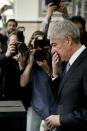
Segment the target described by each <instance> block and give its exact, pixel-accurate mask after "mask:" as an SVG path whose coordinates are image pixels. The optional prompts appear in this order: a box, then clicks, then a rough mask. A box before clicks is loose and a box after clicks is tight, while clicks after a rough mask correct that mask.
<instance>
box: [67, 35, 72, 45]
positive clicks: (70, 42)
mask: <svg viewBox="0 0 87 131" xmlns="http://www.w3.org/2000/svg"><path fill="white" fill-rule="evenodd" d="M65 42H66V43H67V45H69V46H71V45H72V37H71V36H70V35H68V36H66V38H65Z"/></svg>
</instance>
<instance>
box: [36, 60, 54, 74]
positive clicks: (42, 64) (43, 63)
mask: <svg viewBox="0 0 87 131" xmlns="http://www.w3.org/2000/svg"><path fill="white" fill-rule="evenodd" d="M37 64H38V65H39V66H40V67H41V68H42V69H43V70H44V71H45V72H46V73H47V74H48V75H49V76H50V75H51V73H52V70H51V68H50V67H49V65H48V63H47V60H43V61H37Z"/></svg>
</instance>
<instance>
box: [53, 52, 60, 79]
mask: <svg viewBox="0 0 87 131" xmlns="http://www.w3.org/2000/svg"><path fill="white" fill-rule="evenodd" d="M60 66H61V59H60V56H59V55H58V53H57V52H54V53H53V55H52V76H54V77H55V76H57V75H58V74H59V73H60Z"/></svg>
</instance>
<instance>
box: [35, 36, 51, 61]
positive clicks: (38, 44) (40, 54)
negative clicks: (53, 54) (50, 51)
mask: <svg viewBox="0 0 87 131" xmlns="http://www.w3.org/2000/svg"><path fill="white" fill-rule="evenodd" d="M46 46H49V47H50V41H49V40H48V39H47V38H45V37H42V38H39V37H38V38H37V39H36V40H35V42H34V48H35V49H36V51H35V53H34V59H35V60H38V61H43V60H45V59H46V57H47V54H46V51H45V49H44V47H46Z"/></svg>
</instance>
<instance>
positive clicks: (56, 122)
mask: <svg viewBox="0 0 87 131" xmlns="http://www.w3.org/2000/svg"><path fill="white" fill-rule="evenodd" d="M45 121H46V123H47V126H48V127H49V128H51V129H53V128H58V127H59V126H60V116H59V115H51V116H49V117H47V118H46V119H45Z"/></svg>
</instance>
